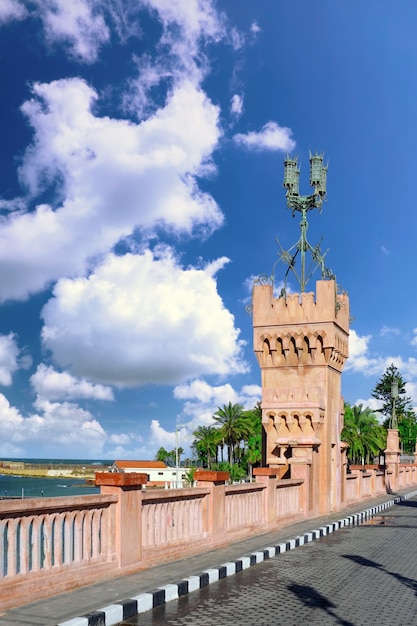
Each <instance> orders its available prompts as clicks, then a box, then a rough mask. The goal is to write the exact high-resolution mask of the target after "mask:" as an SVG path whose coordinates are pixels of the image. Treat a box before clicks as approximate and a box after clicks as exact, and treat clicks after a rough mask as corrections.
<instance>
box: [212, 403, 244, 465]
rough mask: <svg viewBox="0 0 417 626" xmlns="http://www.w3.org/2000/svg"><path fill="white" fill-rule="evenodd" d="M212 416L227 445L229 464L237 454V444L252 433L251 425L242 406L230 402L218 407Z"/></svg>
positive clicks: (234, 459)
mask: <svg viewBox="0 0 417 626" xmlns="http://www.w3.org/2000/svg"><path fill="white" fill-rule="evenodd" d="M213 418H214V420H215V422H216V423H217V424H219V426H220V432H221V437H222V439H223V440H224V443H225V444H226V445H227V447H228V458H229V464H230V465H232V464H233V463H234V462H235V461H236V459H237V457H238V456H239V453H238V452H237V448H238V445H239V444H240V442H241V441H242V440H247V439H248V437H249V436H250V435H251V434H252V432H253V426H252V424H251V422H250V420H249V419H248V418H247V417H245V415H244V414H243V406H242V405H240V404H232V403H231V402H229V404H224V405H223V406H222V407H219V408H218V409H217V411H216V412H215V414H214V415H213Z"/></svg>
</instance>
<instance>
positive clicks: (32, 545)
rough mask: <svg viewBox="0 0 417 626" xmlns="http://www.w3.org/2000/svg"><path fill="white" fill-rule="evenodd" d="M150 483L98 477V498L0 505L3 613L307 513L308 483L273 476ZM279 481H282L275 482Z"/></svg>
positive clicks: (213, 475) (140, 478) (218, 475)
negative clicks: (175, 485) (303, 488)
mask: <svg viewBox="0 0 417 626" xmlns="http://www.w3.org/2000/svg"><path fill="white" fill-rule="evenodd" d="M227 478H228V475H227V474H226V473H225V472H204V471H201V472H199V473H197V479H198V482H197V487H194V488H190V489H169V490H160V491H159V490H146V491H145V490H144V489H142V485H143V484H144V483H145V482H146V479H147V477H146V475H144V474H97V484H98V485H100V487H101V494H100V495H89V496H77V497H65V498H40V499H33V500H18V501H10V500H9V501H6V500H5V501H1V502H0V610H4V609H7V608H10V607H13V606H18V605H19V604H26V603H29V602H31V601H34V600H37V599H41V598H43V597H48V596H51V595H55V594H58V593H63V592H65V591H68V590H70V589H74V588H75V587H78V586H84V585H87V584H90V583H94V582H98V581H100V580H105V579H106V578H109V577H111V576H115V575H122V574H126V573H130V572H134V571H138V570H140V569H144V568H146V567H150V566H152V565H155V564H157V563H162V562H166V561H170V560H174V559H177V558H182V557H185V556H189V555H192V554H197V553H200V552H201V551H202V550H206V549H209V548H211V547H217V546H221V545H226V544H228V543H230V542H231V541H234V540H237V539H239V538H243V537H245V536H249V535H252V534H253V533H254V532H256V533H262V532H266V531H267V530H270V529H273V528H277V527H279V526H282V525H283V524H284V523H285V522H286V521H288V520H291V519H292V518H293V517H294V515H298V516H300V515H301V516H303V515H304V511H303V508H302V505H301V502H300V499H299V498H297V493H298V488H299V486H300V485H301V484H302V481H296V480H295V481H294V480H288V481H285V480H284V481H282V480H281V481H280V480H277V479H276V477H275V476H274V474H272V475H271V476H267V477H265V476H258V477H257V481H258V482H256V483H252V484H241V485H229V486H227V485H226V484H225V481H226V479H227ZM277 485H279V486H277Z"/></svg>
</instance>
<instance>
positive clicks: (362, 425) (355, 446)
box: [341, 403, 387, 464]
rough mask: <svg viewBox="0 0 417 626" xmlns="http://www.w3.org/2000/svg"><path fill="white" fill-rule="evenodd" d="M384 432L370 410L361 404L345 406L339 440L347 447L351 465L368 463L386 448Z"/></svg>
mask: <svg viewBox="0 0 417 626" xmlns="http://www.w3.org/2000/svg"><path fill="white" fill-rule="evenodd" d="M386 435H387V433H386V430H385V428H384V427H383V426H382V425H381V424H380V423H379V422H378V420H377V418H376V416H375V413H374V412H373V411H371V409H370V408H368V407H366V408H365V409H363V408H362V404H358V405H356V406H350V404H348V403H346V404H345V416H344V426H343V430H342V433H341V440H342V441H345V442H346V443H347V444H348V445H349V449H348V452H347V455H348V459H349V460H350V461H351V462H352V463H358V464H360V463H369V462H370V461H371V459H372V458H373V457H375V456H377V455H378V454H379V453H380V452H381V451H382V450H384V449H385V447H386Z"/></svg>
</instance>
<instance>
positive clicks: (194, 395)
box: [174, 379, 262, 433]
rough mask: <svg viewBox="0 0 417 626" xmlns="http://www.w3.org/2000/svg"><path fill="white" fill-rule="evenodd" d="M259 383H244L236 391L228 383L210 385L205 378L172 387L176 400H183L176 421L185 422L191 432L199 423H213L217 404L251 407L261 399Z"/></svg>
mask: <svg viewBox="0 0 417 626" xmlns="http://www.w3.org/2000/svg"><path fill="white" fill-rule="evenodd" d="M261 396H262V389H261V387H260V386H259V385H245V386H244V387H242V389H241V390H240V391H236V390H235V389H234V388H233V387H232V386H231V385H230V384H228V383H227V384H225V385H215V386H213V385H210V384H209V383H207V382H206V381H205V380H202V379H197V380H193V381H192V382H190V383H188V384H185V385H178V386H177V387H176V388H175V389H174V397H175V398H177V400H185V402H184V406H183V409H182V412H181V414H180V416H179V417H178V421H180V422H181V423H186V424H187V430H188V431H189V432H191V433H192V432H193V431H194V430H195V429H196V428H197V427H198V426H200V425H209V424H212V423H213V415H214V413H215V412H216V411H217V409H218V407H219V406H223V405H224V404H228V403H229V402H231V403H232V404H241V405H242V406H243V407H244V408H245V409H252V408H253V407H254V406H255V405H256V403H257V402H258V400H260V399H261Z"/></svg>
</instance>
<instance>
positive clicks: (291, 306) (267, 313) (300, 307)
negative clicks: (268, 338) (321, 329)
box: [252, 280, 349, 333]
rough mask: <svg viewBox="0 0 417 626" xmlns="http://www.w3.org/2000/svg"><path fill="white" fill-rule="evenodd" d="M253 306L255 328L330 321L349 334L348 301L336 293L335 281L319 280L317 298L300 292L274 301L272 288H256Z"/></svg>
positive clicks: (267, 286)
mask: <svg viewBox="0 0 417 626" xmlns="http://www.w3.org/2000/svg"><path fill="white" fill-rule="evenodd" d="M252 305H253V326H254V328H257V327H260V326H262V327H266V326H270V327H276V326H284V325H287V324H290V325H291V326H293V325H294V324H300V325H303V324H306V323H307V324H312V323H314V322H317V323H319V324H320V325H321V326H322V325H323V324H325V323H326V322H332V323H335V324H336V325H337V326H339V327H340V328H341V329H342V330H344V331H345V332H346V333H348V332H349V298H348V296H347V295H346V294H337V292H336V283H335V281H334V280H318V281H317V282H316V297H314V293H313V292H303V293H301V294H298V293H296V294H287V296H286V298H274V295H273V287H272V285H255V286H254V288H253V295H252Z"/></svg>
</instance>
